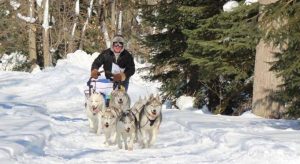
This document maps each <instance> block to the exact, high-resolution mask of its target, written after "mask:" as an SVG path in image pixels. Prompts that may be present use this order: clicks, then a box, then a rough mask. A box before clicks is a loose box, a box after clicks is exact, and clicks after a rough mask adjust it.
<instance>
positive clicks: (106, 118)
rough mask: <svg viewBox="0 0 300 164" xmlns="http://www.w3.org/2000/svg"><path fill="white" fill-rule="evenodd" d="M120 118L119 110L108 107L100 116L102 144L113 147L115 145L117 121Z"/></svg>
mask: <svg viewBox="0 0 300 164" xmlns="http://www.w3.org/2000/svg"><path fill="white" fill-rule="evenodd" d="M119 117H120V113H119V110H118V109H117V108H114V107H108V108H106V109H105V110H104V112H103V114H102V116H101V125H102V130H103V133H104V136H105V141H104V144H106V145H114V144H115V143H116V135H117V133H116V128H117V120H118V118H119Z"/></svg>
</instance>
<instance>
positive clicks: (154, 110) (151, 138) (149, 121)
mask: <svg viewBox="0 0 300 164" xmlns="http://www.w3.org/2000/svg"><path fill="white" fill-rule="evenodd" d="M161 108H162V103H161V101H160V98H159V96H158V95H157V96H156V97H154V96H153V95H151V96H150V98H149V99H148V101H147V102H146V104H145V105H144V107H143V109H142V110H141V112H140V114H139V131H140V134H141V137H140V138H141V141H142V147H143V148H148V147H149V146H151V145H153V144H154V142H155V140H156V137H157V134H158V130H159V126H160V124H161V122H162V113H161Z"/></svg>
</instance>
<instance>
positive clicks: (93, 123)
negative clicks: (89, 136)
mask: <svg viewBox="0 0 300 164" xmlns="http://www.w3.org/2000/svg"><path fill="white" fill-rule="evenodd" d="M104 110H105V100H104V98H103V96H102V95H101V94H100V93H97V92H93V93H92V94H91V96H90V97H89V98H88V99H87V102H86V114H87V117H88V120H89V127H90V131H91V132H94V133H97V134H100V133H101V126H99V125H100V120H101V114H102V112H103V111H104Z"/></svg>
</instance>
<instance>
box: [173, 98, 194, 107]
mask: <svg viewBox="0 0 300 164" xmlns="http://www.w3.org/2000/svg"><path fill="white" fill-rule="evenodd" d="M194 100H195V98H194V97H191V96H185V95H182V96H180V97H179V98H178V99H177V100H176V106H177V107H178V108H179V109H180V110H187V109H193V104H194Z"/></svg>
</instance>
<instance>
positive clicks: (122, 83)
mask: <svg viewBox="0 0 300 164" xmlns="http://www.w3.org/2000/svg"><path fill="white" fill-rule="evenodd" d="M120 85H122V86H123V87H124V88H125V90H126V92H127V90H128V86H129V79H128V80H125V81H121V82H114V89H116V88H117V87H118V86H120Z"/></svg>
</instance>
